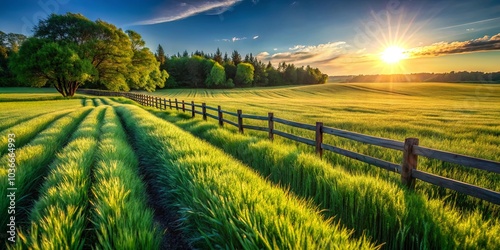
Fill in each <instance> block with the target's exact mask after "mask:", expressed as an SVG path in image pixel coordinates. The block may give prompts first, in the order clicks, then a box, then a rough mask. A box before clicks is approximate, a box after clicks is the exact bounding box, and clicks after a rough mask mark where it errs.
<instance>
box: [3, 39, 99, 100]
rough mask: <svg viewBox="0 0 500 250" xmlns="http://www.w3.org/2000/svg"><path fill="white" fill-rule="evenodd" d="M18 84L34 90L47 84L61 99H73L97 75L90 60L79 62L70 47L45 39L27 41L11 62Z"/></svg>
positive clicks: (78, 58) (79, 59)
mask: <svg viewBox="0 0 500 250" xmlns="http://www.w3.org/2000/svg"><path fill="white" fill-rule="evenodd" d="M12 65H13V66H12V69H13V71H14V72H15V73H17V74H18V75H19V77H20V80H22V81H26V82H30V83H31V84H32V86H34V87H42V86H45V85H46V84H47V83H48V84H50V85H52V86H54V87H55V88H56V89H57V91H58V92H59V93H61V94H62V95H63V96H73V95H74V94H75V91H76V90H77V89H78V87H79V86H80V85H81V84H82V83H84V82H85V81H87V80H92V78H94V77H95V76H96V73H97V71H96V70H95V68H94V67H93V66H92V64H91V63H90V61H89V60H87V59H81V58H80V57H79V56H78V54H77V53H76V52H75V50H74V48H72V46H70V45H67V44H58V43H55V42H51V41H48V40H46V39H36V38H30V39H28V40H27V41H26V42H25V43H24V44H23V46H22V47H21V49H20V51H19V54H17V55H15V56H14V58H13V60H12Z"/></svg>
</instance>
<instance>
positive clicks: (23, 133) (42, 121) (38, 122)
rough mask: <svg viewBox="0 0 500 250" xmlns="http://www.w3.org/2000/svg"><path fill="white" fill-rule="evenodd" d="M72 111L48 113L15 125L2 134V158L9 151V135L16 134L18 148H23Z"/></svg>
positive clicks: (0, 138) (0, 151) (0, 145)
mask: <svg viewBox="0 0 500 250" xmlns="http://www.w3.org/2000/svg"><path fill="white" fill-rule="evenodd" d="M69 112H71V110H63V111H56V112H52V113H48V114H45V115H42V116H39V117H35V118H32V119H30V120H28V121H25V122H22V123H20V124H18V125H14V126H12V127H10V128H8V129H6V130H4V131H2V132H0V156H2V155H4V154H5V153H6V152H7V149H8V144H9V142H8V136H7V135H8V134H14V135H15V138H14V139H15V140H16V143H15V144H16V146H17V147H22V146H24V145H25V144H26V143H28V142H29V141H30V140H31V139H33V137H34V136H36V135H37V134H38V133H39V132H40V131H42V130H43V129H45V128H46V127H47V126H49V125H50V124H51V123H52V122H54V121H55V120H57V119H59V118H60V117H62V116H64V115H66V114H68V113H69Z"/></svg>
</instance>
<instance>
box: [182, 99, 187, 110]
mask: <svg viewBox="0 0 500 250" xmlns="http://www.w3.org/2000/svg"><path fill="white" fill-rule="evenodd" d="M182 112H184V113H185V112H186V106H185V104H184V100H182Z"/></svg>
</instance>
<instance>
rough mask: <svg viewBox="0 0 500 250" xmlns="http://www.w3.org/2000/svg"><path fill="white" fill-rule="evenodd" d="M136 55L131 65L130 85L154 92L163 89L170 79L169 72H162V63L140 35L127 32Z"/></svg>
mask: <svg viewBox="0 0 500 250" xmlns="http://www.w3.org/2000/svg"><path fill="white" fill-rule="evenodd" d="M127 34H128V36H129V38H130V42H131V45H132V51H133V53H134V55H133V57H132V62H131V63H130V64H129V70H128V79H127V80H128V85H129V86H130V87H131V88H134V89H145V90H147V91H154V90H155V89H156V87H160V88H163V87H164V86H165V81H166V80H167V78H168V74H167V71H165V70H161V71H160V62H158V61H157V60H156V58H155V56H154V54H153V53H152V52H151V51H150V50H149V49H148V48H147V47H145V45H146V43H145V42H144V40H143V39H142V38H141V35H139V33H137V32H135V31H132V30H127Z"/></svg>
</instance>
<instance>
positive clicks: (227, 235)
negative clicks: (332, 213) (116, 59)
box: [116, 105, 374, 249]
mask: <svg viewBox="0 0 500 250" xmlns="http://www.w3.org/2000/svg"><path fill="white" fill-rule="evenodd" d="M116 109H117V112H118V114H119V115H120V117H121V118H122V120H124V123H125V126H126V128H127V131H128V132H129V134H130V135H131V136H132V137H133V139H134V143H136V148H137V151H138V153H139V155H140V156H141V158H140V161H141V164H142V165H144V169H143V171H144V172H145V173H146V178H147V179H150V181H151V183H153V184H154V185H155V188H157V189H159V190H160V191H161V193H162V194H163V195H162V199H161V202H162V203H163V204H164V205H165V206H167V207H169V208H175V210H176V211H178V216H179V218H180V219H179V220H180V221H181V223H182V231H183V232H184V233H185V235H186V236H187V237H188V239H189V240H190V242H191V244H192V245H193V246H194V247H203V248H231V249H257V248H266V249H277V248H283V249H297V248H302V249H306V248H310V249H365V248H374V245H373V244H372V243H369V242H368V241H367V240H366V239H365V238H364V237H359V238H357V239H355V238H350V236H349V235H350V233H349V232H348V231H346V230H345V229H341V228H340V227H339V226H338V225H333V224H331V223H330V222H329V221H325V220H324V219H323V218H322V216H321V215H320V214H319V212H318V211H317V210H316V209H315V208H313V207H312V206H311V205H310V204H309V203H308V202H305V201H304V200H300V199H297V198H295V197H294V196H293V195H291V194H289V193H287V192H285V191H284V190H283V189H280V188H278V187H276V186H273V185H271V184H270V183H269V182H267V181H265V180H264V179H263V178H261V177H259V176H258V175H257V174H255V173H254V172H253V171H252V170H250V169H249V168H248V167H247V166H245V165H243V164H241V163H240V162H239V161H237V160H235V159H233V158H232V157H230V156H228V155H227V154H225V153H223V152H222V151H220V150H218V149H216V148H214V147H213V146H211V145H209V144H208V143H205V142H203V141H201V140H199V139H197V138H195V137H194V136H192V135H190V134H189V133H186V132H184V131H182V130H181V129H179V128H177V127H175V126H174V125H172V124H170V123H167V122H165V121H163V120H161V119H159V118H157V117H155V116H153V115H151V114H150V113H148V112H146V111H144V110H142V109H140V108H138V107H135V106H132V105H126V106H119V107H117V108H116Z"/></svg>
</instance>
